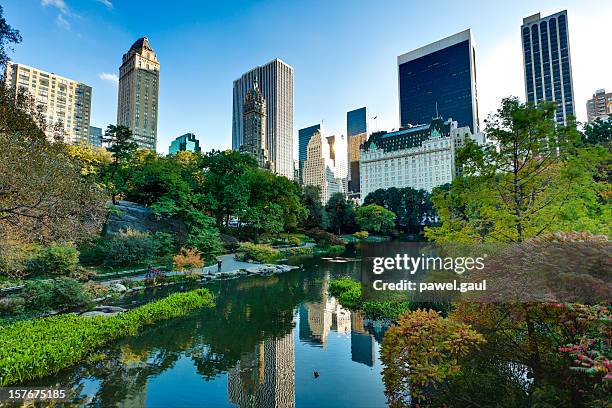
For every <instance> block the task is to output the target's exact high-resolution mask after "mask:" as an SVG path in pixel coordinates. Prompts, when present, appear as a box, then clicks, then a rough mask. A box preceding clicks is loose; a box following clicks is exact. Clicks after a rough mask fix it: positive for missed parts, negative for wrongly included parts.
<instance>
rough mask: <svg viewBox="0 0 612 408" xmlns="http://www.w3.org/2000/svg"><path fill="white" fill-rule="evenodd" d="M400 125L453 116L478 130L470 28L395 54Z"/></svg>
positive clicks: (462, 124)
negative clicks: (406, 51)
mask: <svg viewBox="0 0 612 408" xmlns="http://www.w3.org/2000/svg"><path fill="white" fill-rule="evenodd" d="M397 65H398V84H399V105H400V125H401V126H408V125H418V124H426V123H430V122H431V120H432V119H433V118H435V117H438V116H442V117H445V118H453V120H456V121H457V122H458V123H459V127H461V126H469V127H470V129H471V131H472V132H473V133H474V132H477V131H478V98H477V93H476V52H475V50H474V41H473V39H472V33H471V31H470V29H467V30H465V31H462V32H460V33H457V34H455V35H452V36H450V37H447V38H444V39H442V40H440V41H436V42H434V43H432V44H429V45H426V46H424V47H421V48H419V49H416V50H414V51H411V52H408V53H406V54H403V55H400V56H399V57H397Z"/></svg>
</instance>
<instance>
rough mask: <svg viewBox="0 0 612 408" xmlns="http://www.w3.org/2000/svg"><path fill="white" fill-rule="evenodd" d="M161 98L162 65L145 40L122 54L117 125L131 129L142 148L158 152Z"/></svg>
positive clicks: (136, 43) (137, 41) (143, 38)
mask: <svg viewBox="0 0 612 408" xmlns="http://www.w3.org/2000/svg"><path fill="white" fill-rule="evenodd" d="M158 96H159V62H158V61H157V55H155V51H153V48H151V45H150V44H149V40H148V39H147V37H142V38H139V39H138V40H136V42H135V43H134V44H132V46H131V47H130V49H129V50H128V52H126V53H125V54H123V62H122V64H121V67H120V68H119V101H118V104H117V124H118V125H123V126H127V127H129V128H130V130H131V131H132V135H133V137H134V141H135V142H136V143H138V147H140V148H143V149H151V150H155V148H156V145H157V117H158V112H157V107H158Z"/></svg>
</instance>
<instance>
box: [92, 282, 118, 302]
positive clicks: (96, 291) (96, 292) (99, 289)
mask: <svg viewBox="0 0 612 408" xmlns="http://www.w3.org/2000/svg"><path fill="white" fill-rule="evenodd" d="M126 287H127V286H126ZM83 290H84V291H85V292H87V293H89V294H90V295H91V296H92V297H94V298H96V299H97V298H101V297H103V296H106V295H107V294H108V286H105V285H102V284H101V283H99V282H96V281H89V282H86V283H84V284H83Z"/></svg>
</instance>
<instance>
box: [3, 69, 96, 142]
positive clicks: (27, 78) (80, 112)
mask: <svg viewBox="0 0 612 408" xmlns="http://www.w3.org/2000/svg"><path fill="white" fill-rule="evenodd" d="M5 82H6V86H7V87H8V88H9V89H11V90H12V91H14V92H26V93H28V94H29V95H30V96H32V97H33V98H34V100H35V101H36V105H37V106H39V107H40V108H41V109H42V114H43V116H44V118H45V125H46V129H45V133H46V134H47V137H49V138H51V137H53V132H54V129H53V128H54V126H56V125H58V124H60V125H61V127H62V129H63V132H64V134H65V135H64V141H65V142H66V143H71V144H79V143H88V141H89V124H90V117H91V86H88V85H85V84H83V83H81V82H78V81H75V80H73V79H68V78H65V77H62V76H59V75H56V74H54V73H52V72H47V71H43V70H41V69H38V68H33V67H29V66H27V65H23V64H18V63H16V62H11V61H9V62H8V63H7V64H6V75H5ZM40 125H43V124H40Z"/></svg>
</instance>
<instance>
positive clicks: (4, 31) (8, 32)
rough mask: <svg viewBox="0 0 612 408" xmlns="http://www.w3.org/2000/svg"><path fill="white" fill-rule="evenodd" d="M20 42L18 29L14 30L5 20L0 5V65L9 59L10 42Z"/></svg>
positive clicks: (2, 65) (3, 64) (4, 64)
mask: <svg viewBox="0 0 612 408" xmlns="http://www.w3.org/2000/svg"><path fill="white" fill-rule="evenodd" d="M20 42H21V34H19V30H15V29H14V28H13V27H11V26H10V24H9V23H7V22H6V19H5V18H4V9H3V8H2V6H0V66H1V67H4V66H6V63H7V62H8V60H9V57H8V52H9V51H13V49H12V48H11V44H19V43H20Z"/></svg>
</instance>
